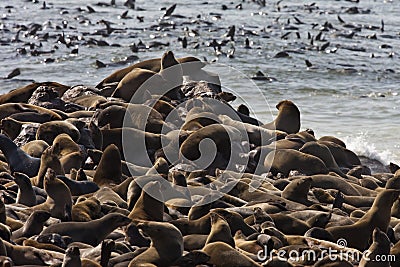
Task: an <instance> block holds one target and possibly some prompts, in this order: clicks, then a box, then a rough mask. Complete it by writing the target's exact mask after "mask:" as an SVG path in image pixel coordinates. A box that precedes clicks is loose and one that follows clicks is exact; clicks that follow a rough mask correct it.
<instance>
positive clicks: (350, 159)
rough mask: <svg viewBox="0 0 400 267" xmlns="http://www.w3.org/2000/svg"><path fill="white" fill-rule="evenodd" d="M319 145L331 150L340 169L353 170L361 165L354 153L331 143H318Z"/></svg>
mask: <svg viewBox="0 0 400 267" xmlns="http://www.w3.org/2000/svg"><path fill="white" fill-rule="evenodd" d="M318 143H320V144H323V145H326V146H327V147H328V148H329V150H330V151H331V153H332V156H333V158H334V159H335V161H336V163H337V164H338V165H339V167H347V168H353V167H354V166H358V165H361V161H360V159H359V158H358V156H357V155H356V154H355V153H354V152H353V151H350V150H348V149H347V148H344V147H342V146H341V145H338V144H336V143H334V142H330V141H318Z"/></svg>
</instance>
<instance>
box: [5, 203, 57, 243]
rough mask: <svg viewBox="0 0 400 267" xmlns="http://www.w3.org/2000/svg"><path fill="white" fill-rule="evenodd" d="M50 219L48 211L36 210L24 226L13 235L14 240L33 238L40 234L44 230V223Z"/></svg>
mask: <svg viewBox="0 0 400 267" xmlns="http://www.w3.org/2000/svg"><path fill="white" fill-rule="evenodd" d="M49 218H50V213H49V212H47V211H42V210H36V211H34V212H33V213H32V214H31V215H29V217H28V219H27V220H26V222H25V223H24V226H23V227H22V228H20V229H18V230H17V231H14V232H13V233H12V236H11V237H12V239H13V240H15V239H17V238H20V237H28V238H29V237H31V236H34V235H38V234H40V232H41V231H42V230H43V226H44V223H45V222H46V221H47V220H48V219H49Z"/></svg>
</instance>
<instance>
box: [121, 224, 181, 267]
mask: <svg viewBox="0 0 400 267" xmlns="http://www.w3.org/2000/svg"><path fill="white" fill-rule="evenodd" d="M137 227H138V228H139V229H141V230H142V231H143V232H144V233H145V234H146V235H148V236H149V237H150V238H151V245H150V247H149V248H148V249H147V250H145V251H144V252H143V253H142V254H140V255H138V256H137V257H135V258H134V259H133V260H132V261H131V262H130V263H129V267H136V266H143V265H141V264H146V263H150V264H154V265H155V266H160V267H163V266H165V267H167V266H170V265H172V264H173V263H174V262H175V261H176V260H178V259H179V258H180V257H181V256H182V253H183V238H182V234H181V232H180V231H179V230H178V228H176V227H175V226H173V225H172V224H170V223H166V222H143V223H140V224H138V225H137Z"/></svg>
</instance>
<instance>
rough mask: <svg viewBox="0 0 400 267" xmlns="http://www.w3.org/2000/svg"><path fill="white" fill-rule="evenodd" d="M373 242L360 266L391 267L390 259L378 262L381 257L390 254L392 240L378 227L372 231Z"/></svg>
mask: <svg viewBox="0 0 400 267" xmlns="http://www.w3.org/2000/svg"><path fill="white" fill-rule="evenodd" d="M372 241H373V243H372V244H371V246H370V247H369V248H368V250H367V251H368V252H366V253H365V254H363V257H362V259H361V261H360V264H359V265H358V266H360V267H390V262H389V261H380V262H376V260H377V259H379V260H381V259H380V258H379V257H382V256H388V255H390V240H389V238H388V237H387V235H386V234H385V232H383V231H381V230H380V229H379V228H378V227H377V228H375V229H374V231H373V233H372Z"/></svg>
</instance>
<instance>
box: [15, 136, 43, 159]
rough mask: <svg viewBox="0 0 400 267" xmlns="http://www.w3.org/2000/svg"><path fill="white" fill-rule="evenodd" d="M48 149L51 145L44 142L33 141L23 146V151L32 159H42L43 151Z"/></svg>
mask: <svg viewBox="0 0 400 267" xmlns="http://www.w3.org/2000/svg"><path fill="white" fill-rule="evenodd" d="M48 147H49V144H47V143H46V142H45V141H43V140H33V141H29V142H28V143H26V144H25V145H23V146H22V147H21V149H22V150H23V151H25V153H27V154H28V155H29V156H31V157H35V158H40V157H41V155H42V153H43V151H44V150H45V149H46V148H48Z"/></svg>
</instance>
